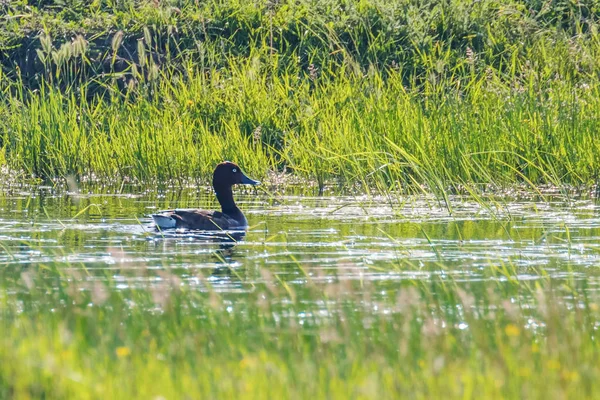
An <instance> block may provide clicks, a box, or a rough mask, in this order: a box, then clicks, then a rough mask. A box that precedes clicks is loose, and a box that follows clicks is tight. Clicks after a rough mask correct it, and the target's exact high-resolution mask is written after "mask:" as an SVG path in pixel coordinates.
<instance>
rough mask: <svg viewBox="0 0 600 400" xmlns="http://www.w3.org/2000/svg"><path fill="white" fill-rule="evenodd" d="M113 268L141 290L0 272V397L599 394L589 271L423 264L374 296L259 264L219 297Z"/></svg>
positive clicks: (62, 272)
mask: <svg viewBox="0 0 600 400" xmlns="http://www.w3.org/2000/svg"><path fill="white" fill-rule="evenodd" d="M74 267H75V266H74ZM112 272H114V271H112ZM432 272H433V271H432ZM120 273H121V274H125V275H128V276H129V275H131V274H134V275H135V274H138V275H139V278H140V279H139V280H137V281H138V282H140V284H139V285H138V286H137V287H136V288H131V287H129V288H121V289H116V282H113V281H112V278H110V275H109V274H108V273H107V278H106V280H99V279H97V278H96V279H90V276H87V275H86V273H85V271H84V270H81V269H79V268H56V267H55V266H54V265H53V264H47V265H41V268H37V269H33V268H28V267H24V268H22V269H18V270H14V269H13V270H11V271H5V272H4V273H3V274H2V285H3V290H2V292H1V297H0V305H1V312H2V314H1V316H2V324H3V330H2V331H3V333H2V335H1V337H0V343H1V346H0V358H1V359H2V360H3V362H2V364H1V365H0V388H1V389H0V390H2V392H1V393H0V395H1V396H2V397H13V398H27V397H34V398H40V397H43V398H80V399H83V398H106V397H111V398H123V399H125V398H155V397H160V396H162V397H164V398H182V397H186V396H187V397H190V398H199V397H218V398H221V397H229V396H244V397H245V398H275V397H277V398H306V397H309V396H310V397H314V398H349V397H357V398H397V397H398V396H410V397H411V398H432V397H444V398H465V397H466V398H470V397H485V398H515V399H516V398H523V397H535V398H556V399H558V398H574V397H577V398H594V397H595V396H594V393H597V392H598V390H600V388H599V387H598V385H599V383H598V382H600V380H599V379H598V378H600V368H599V366H598V363H597V359H598V356H600V354H599V353H600V349H599V347H598V344H597V341H596V340H595V336H596V330H597V324H598V320H599V318H600V310H599V306H598V304H599V303H598V301H599V300H600V299H598V294H597V292H591V291H589V290H588V289H589V286H588V283H587V281H586V280H578V281H572V280H570V279H568V278H567V279H565V280H560V281H559V280H552V279H549V278H540V279H538V280H536V281H527V280H518V279H517V274H518V273H517V271H516V270H515V267H512V266H511V265H503V266H498V267H490V269H489V271H488V272H487V275H488V276H487V277H486V280H485V281H483V282H482V281H479V282H475V281H472V282H468V283H464V282H463V283H459V282H454V281H453V280H452V279H451V278H450V277H446V278H443V279H441V278H439V277H438V275H437V274H435V273H433V274H432V275H431V280H430V281H424V280H420V281H410V280H407V281H405V282H404V284H401V285H398V286H397V287H396V288H394V289H391V290H389V291H385V292H380V291H377V290H374V287H373V286H371V285H370V283H369V282H368V281H365V282H359V281H347V280H346V281H344V280H334V281H333V282H327V281H328V279H325V280H322V279H317V278H318V277H315V276H306V275H305V279H306V283H305V285H302V286H297V285H295V287H296V290H300V291H302V292H301V293H300V292H298V293H296V292H295V290H294V289H293V288H292V287H291V286H290V285H287V284H285V283H284V281H281V280H280V279H276V277H275V276H273V275H272V274H271V273H270V272H269V271H268V269H259V270H258V271H255V272H254V273H255V274H258V275H259V277H260V278H259V279H258V281H255V283H250V282H245V281H244V279H242V282H241V283H242V287H245V288H247V289H249V292H242V293H238V294H236V293H219V292H217V291H216V290H215V289H214V288H213V287H212V286H211V283H210V282H211V281H210V279H207V278H208V277H207V276H205V274H204V273H203V272H202V271H201V270H193V269H192V270H186V272H185V274H186V276H187V278H186V280H185V282H184V281H183V280H182V279H181V276H180V275H179V274H178V273H175V271H170V270H168V269H166V270H161V271H149V270H147V269H143V268H142V269H135V270H130V271H126V270H122V271H121V272H120ZM221 273H223V271H221ZM155 274H156V275H155ZM542 275H543V273H542ZM155 276H156V278H160V279H158V280H157V279H156V278H155ZM190 276H195V277H196V278H197V279H196V278H194V279H189V277H190ZM132 282H134V281H132ZM144 282H145V283H144Z"/></svg>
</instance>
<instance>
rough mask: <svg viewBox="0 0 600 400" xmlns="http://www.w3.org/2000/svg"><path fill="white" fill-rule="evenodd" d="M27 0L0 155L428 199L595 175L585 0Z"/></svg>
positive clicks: (5, 88) (5, 79)
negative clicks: (57, 2) (229, 164)
mask: <svg viewBox="0 0 600 400" xmlns="http://www.w3.org/2000/svg"><path fill="white" fill-rule="evenodd" d="M76 4H79V5H80V6H77V5H76ZM32 5H33V7H31V6H27V7H26V6H24V5H23V4H22V3H19V2H14V3H13V2H11V4H8V5H3V6H1V7H4V8H5V9H6V10H7V15H10V16H12V17H10V18H7V19H6V21H5V22H4V25H2V29H1V30H2V31H3V32H4V34H5V35H6V37H8V38H9V39H8V43H10V45H7V46H6V48H5V49H4V50H3V51H5V52H6V54H10V55H11V57H7V58H4V59H3V61H2V67H1V70H0V88H1V89H2V90H1V93H0V103H1V104H2V107H1V108H0V117H2V119H3V124H2V125H1V126H0V137H1V138H2V139H1V143H0V147H1V149H2V157H1V158H0V160H1V161H2V162H4V163H6V165H8V166H9V167H10V168H12V169H13V170H15V171H24V172H26V173H27V174H28V175H34V176H38V177H42V178H54V177H63V176H69V175H73V176H75V177H92V178H93V179H96V180H103V181H109V180H123V179H134V180H135V179H137V180H146V181H147V180H156V181H164V180H168V179H177V180H184V179H188V178H192V179H204V178H207V177H209V176H210V173H211V172H212V171H211V170H212V167H213V166H214V165H215V164H216V163H217V162H220V161H222V160H223V159H232V160H235V161H237V162H240V163H242V164H243V165H245V166H247V169H248V172H249V173H251V174H254V175H257V174H258V175H257V176H258V177H261V176H260V175H262V176H264V175H266V174H267V172H269V171H271V172H273V171H279V172H281V171H285V172H286V173H287V174H288V175H292V174H293V176H294V177H296V178H298V179H305V180H308V181H310V182H316V183H317V184H318V185H319V186H320V187H323V186H325V185H326V184H335V185H338V186H341V187H344V188H357V187H358V188H359V190H361V191H363V192H364V191H375V192H379V193H387V192H390V191H394V190H396V191H407V192H413V193H417V192H421V191H423V190H425V191H429V192H434V193H437V194H438V195H439V196H440V197H446V196H447V195H449V194H451V193H454V192H459V191H464V190H467V191H469V192H471V193H473V194H478V193H480V190H479V189H478V188H479V185H480V184H481V185H489V186H492V187H496V188H498V187H506V186H511V185H516V184H522V185H527V186H529V187H533V188H534V189H533V190H535V188H537V187H538V186H539V185H553V186H559V187H560V186H580V185H583V186H591V185H593V184H595V183H596V182H597V178H598V176H599V174H598V165H600V163H599V160H598V154H600V151H599V150H600V149H599V148H598V146H600V145H599V144H598V141H597V140H595V134H596V132H597V130H598V126H597V121H598V116H597V113H598V111H597V110H598V109H600V108H599V107H598V101H599V100H598V98H599V96H598V92H599V89H600V86H599V81H598V79H597V77H598V65H597V61H596V60H597V59H598V57H597V54H598V50H599V48H600V47H599V46H598V43H600V42H599V41H598V37H597V35H598V34H597V31H598V11H597V9H596V8H595V7H594V6H593V5H589V4H587V3H585V2H579V3H578V5H576V6H575V5H573V4H571V3H568V4H567V3H565V4H563V3H560V4H558V3H557V4H554V3H552V4H550V5H548V6H542V3H538V2H532V3H531V4H528V6H527V7H529V8H527V7H525V6H524V5H523V4H522V3H521V2H511V1H508V2H503V3H502V4H498V3H497V2H496V1H481V2H476V3H472V2H461V1H458V2H437V1H436V2H430V3H428V2H413V1H407V2H403V1H378V0H369V1H361V2H335V1H334V2H327V1H315V2H308V1H299V2H296V1H294V2H292V1H282V2H271V1H255V2H253V3H247V2H236V1H224V2H213V1H206V2H191V1H174V2H160V3H156V4H155V3H151V2H149V3H146V2H133V1H124V2H116V3H110V4H109V3H101V4H100V3H99V4H96V5H95V6H94V7H92V8H89V9H88V8H86V7H83V6H82V5H81V4H80V3H79V2H77V1H76V2H73V4H72V5H70V6H69V7H64V8H61V7H46V6H45V5H46V4H45V3H44V2H38V3H36V4H32ZM28 7H29V8H28ZM67 21H71V22H67ZM39 29H42V31H43V33H41V34H39V35H38V33H37V32H39ZM33 32H36V33H33ZM108 32H110V33H108ZM65 37H67V38H70V37H72V38H73V40H65V39H64V38H65Z"/></svg>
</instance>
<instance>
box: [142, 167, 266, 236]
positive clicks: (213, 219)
mask: <svg viewBox="0 0 600 400" xmlns="http://www.w3.org/2000/svg"><path fill="white" fill-rule="evenodd" d="M240 184H241V185H253V186H254V185H259V184H260V182H259V181H256V180H254V179H250V178H248V177H247V176H246V174H244V172H243V171H242V169H241V168H240V167H239V166H238V165H237V164H235V163H233V162H231V161H224V162H222V163H220V164H218V165H217V166H216V168H215V171H214V172H213V179H212V186H213V189H214V191H215V194H216V196H217V200H218V201H219V204H220V205H221V211H220V212H219V211H209V210H194V209H185V210H181V209H176V210H167V211H162V212H160V213H158V214H152V215H151V217H152V219H153V220H154V224H155V225H156V228H157V229H159V230H163V229H190V230H202V231H226V230H245V229H247V228H248V220H246V217H245V216H244V213H242V210H240V209H239V208H238V206H237V205H236V204H235V201H234V200H233V192H232V190H231V188H232V186H233V185H240Z"/></svg>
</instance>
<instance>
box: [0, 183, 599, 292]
mask: <svg viewBox="0 0 600 400" xmlns="http://www.w3.org/2000/svg"><path fill="white" fill-rule="evenodd" d="M124 191H125V192H128V193H118V194H115V193H107V190H106V189H103V188H92V189H91V190H89V192H86V193H85V194H83V193H80V194H73V193H69V192H66V191H61V190H56V189H54V188H51V187H43V186H42V187H36V188H27V189H23V190H7V191H5V192H4V193H3V194H2V195H0V246H1V249H0V265H2V272H1V275H2V276H1V277H2V278H4V280H5V286H8V287H7V290H8V292H14V293H17V292H19V291H23V290H27V287H26V286H23V285H17V282H19V281H23V280H27V274H28V273H30V272H31V271H39V270H44V269H52V270H57V271H59V276H60V279H63V280H69V279H74V277H75V278H77V279H78V280H83V281H86V282H89V283H90V285H89V286H88V287H87V288H88V289H89V288H93V284H94V282H102V283H103V284H107V285H109V286H111V287H112V288H114V289H115V290H124V289H135V288H140V289H143V288H148V287H160V286H161V285H164V284H165V281H167V280H168V281H170V284H173V282H174V283H175V284H176V285H182V286H187V287H190V288H193V290H200V291H204V290H206V289H207V286H211V287H212V288H213V289H214V290H216V291H218V292H221V293H223V294H225V295H229V296H230V297H231V298H232V299H235V298H243V296H244V294H245V293H248V292H250V291H254V290H256V288H257V287H258V286H260V285H265V284H266V285H272V284H276V285H278V286H283V287H286V288H289V290H291V291H293V292H294V294H295V295H297V296H299V297H300V298H301V299H302V296H303V288H304V287H305V286H306V285H307V282H309V281H310V282H311V283H316V284H322V285H332V287H333V288H337V289H336V290H344V291H350V292H354V293H359V292H361V291H362V290H364V288H365V287H366V285H368V287H369V292H370V293H373V294H374V295H375V296H380V297H383V298H385V297H389V296H394V295H395V294H396V292H397V290H398V288H400V287H402V285H403V283H405V282H414V281H415V280H417V281H430V280H435V279H437V280H440V279H442V280H443V279H447V280H452V281H455V282H471V283H474V282H484V281H490V280H497V281H503V280H509V279H518V280H521V281H527V280H532V281H535V280H537V279H541V278H542V276H549V277H550V278H552V279H556V280H558V281H560V280H561V279H571V280H579V279H581V280H586V282H588V284H589V286H590V288H592V289H593V288H594V287H595V286H596V284H597V282H598V279H597V278H598V268H597V266H598V265H600V207H599V206H598V205H597V204H596V203H595V202H593V201H592V200H572V199H570V200H568V201H567V200H565V199H564V198H561V197H558V196H554V197H550V198H549V199H546V200H549V201H542V200H541V199H538V198H520V199H519V198H506V199H504V200H502V201H500V202H499V203H497V204H496V205H494V204H493V203H491V202H490V203H487V205H481V204H478V203H476V202H474V201H469V200H464V199H461V198H459V197H456V198H453V199H452V201H451V208H452V212H449V210H448V209H447V208H446V207H444V206H443V204H440V203H439V202H437V201H436V200H435V199H431V198H425V197H401V198H399V199H394V200H389V199H386V198H366V197H365V198H361V197H344V196H295V195H280V196H279V195H278V196H267V195H265V194H261V193H260V192H245V193H243V192H238V193H237V194H236V198H237V201H238V204H239V205H240V207H241V208H242V209H243V210H244V212H245V214H246V216H247V218H248V221H249V224H250V225H251V228H250V230H249V231H248V233H247V234H246V235H245V237H243V238H239V237H238V238H237V239H239V240H238V241H237V242H232V241H231V240H223V238H221V240H217V239H215V237H213V236H211V235H206V234H202V233H178V232H165V233H160V232H156V231H155V229H154V228H153V226H152V224H151V220H150V218H149V217H148V215H149V214H150V213H152V212H154V211H156V210H161V209H168V208H174V207H176V208H191V207H202V208H210V209H212V208H218V204H217V203H216V201H215V200H214V198H213V195H212V193H211V191H210V190H208V189H205V188H202V189H197V190H192V189H185V190H164V191H156V190H142V189H139V188H138V189H136V188H125V190H124ZM103 192H104V193H103ZM225 239H227V238H225ZM503 268H505V272H504V273H503V272H502V269H503ZM506 271H508V272H506ZM10 282H14V283H15V284H14V286H13V287H11V283H10ZM336 285H337V286H336ZM84 289H85V288H84ZM306 301H310V299H308V298H307V299H306Z"/></svg>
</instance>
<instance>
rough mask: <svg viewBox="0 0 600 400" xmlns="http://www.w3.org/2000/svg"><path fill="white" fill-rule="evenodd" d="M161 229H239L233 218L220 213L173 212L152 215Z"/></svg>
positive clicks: (202, 211)
mask: <svg viewBox="0 0 600 400" xmlns="http://www.w3.org/2000/svg"><path fill="white" fill-rule="evenodd" d="M152 218H153V219H154V222H155V223H156V225H157V226H158V227H159V228H161V229H168V228H185V229H195V230H202V231H220V230H228V229H236V228H239V227H240V226H239V224H238V223H237V221H236V220H234V219H233V218H231V217H229V216H227V215H226V214H223V213H222V212H220V211H207V210H171V211H166V212H162V213H160V214H154V215H152Z"/></svg>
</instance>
